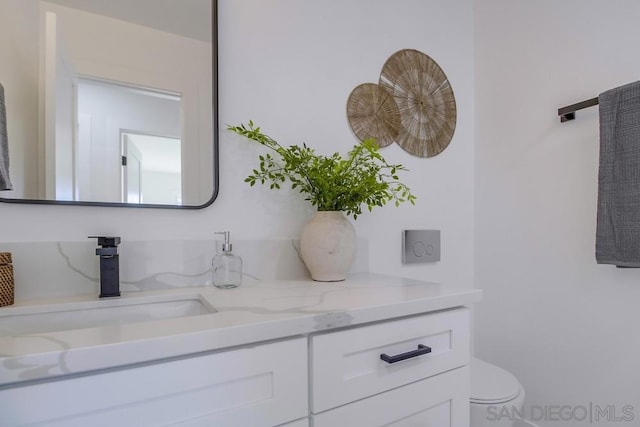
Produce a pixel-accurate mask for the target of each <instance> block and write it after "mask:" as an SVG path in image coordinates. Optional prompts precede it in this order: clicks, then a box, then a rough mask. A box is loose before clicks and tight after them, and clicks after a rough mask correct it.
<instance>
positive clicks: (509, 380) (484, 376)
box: [470, 359, 520, 404]
mask: <svg viewBox="0 0 640 427" xmlns="http://www.w3.org/2000/svg"><path fill="white" fill-rule="evenodd" d="M519 393H520V383H519V382H518V380H517V379H516V377H514V376H513V375H511V374H510V373H509V372H507V371H505V370H504V369H502V368H499V367H497V366H495V365H492V364H490V363H487V362H485V361H483V360H480V359H472V360H471V393H470V397H471V403H483V404H491V403H503V402H507V401H509V400H511V399H514V398H515V397H516V396H517V395H518V394H519Z"/></svg>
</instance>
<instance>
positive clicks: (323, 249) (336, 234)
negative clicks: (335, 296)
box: [300, 211, 357, 282]
mask: <svg viewBox="0 0 640 427" xmlns="http://www.w3.org/2000/svg"><path fill="white" fill-rule="evenodd" d="M356 243H357V242H356V231H355V229H354V228H353V225H352V224H351V222H350V221H349V220H348V219H347V217H345V216H344V214H343V213H342V212H340V211H318V212H316V214H315V215H314V216H313V218H311V219H310V220H309V222H307V223H306V224H305V226H304V227H303V229H302V234H301V235H300V253H301V255H302V260H303V261H304V263H305V265H306V266H307V268H308V269H309V272H310V273H311V278H312V279H313V280H316V281H318V282H338V281H341V280H344V279H346V277H347V272H348V271H349V268H351V265H352V264H353V260H354V259H355V256H356Z"/></svg>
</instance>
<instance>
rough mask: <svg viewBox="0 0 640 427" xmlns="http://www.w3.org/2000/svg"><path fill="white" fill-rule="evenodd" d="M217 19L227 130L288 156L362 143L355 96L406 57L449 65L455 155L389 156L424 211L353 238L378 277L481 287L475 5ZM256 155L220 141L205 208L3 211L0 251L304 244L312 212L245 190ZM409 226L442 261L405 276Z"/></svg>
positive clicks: (378, 214)
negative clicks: (434, 238)
mask: <svg viewBox="0 0 640 427" xmlns="http://www.w3.org/2000/svg"><path fill="white" fill-rule="evenodd" d="M219 8H220V23H221V28H220V122H221V123H222V124H224V123H238V122H240V121H247V120H249V119H253V120H255V121H256V122H257V123H259V124H260V125H261V126H262V127H263V129H264V130H265V131H267V132H268V133H270V134H272V136H274V137H276V138H278V139H279V140H281V142H283V143H285V144H294V143H301V142H303V141H305V142H307V143H309V144H311V145H313V146H314V147H316V148H317V149H318V150H319V151H323V152H332V151H337V150H339V151H341V152H343V153H345V152H346V151H347V150H349V149H350V147H351V146H352V145H353V144H354V143H355V142H356V138H355V137H354V136H353V135H352V134H351V131H350V129H349V126H348V124H347V120H346V112H345V110H346V101H347V97H348V95H349V93H350V92H351V90H352V89H353V88H355V87H356V86H357V85H358V84H360V83H364V82H375V81H376V80H377V78H378V76H379V73H380V69H381V67H382V65H383V63H384V61H385V60H386V59H387V58H388V57H389V56H390V55H391V54H392V53H394V52H396V51H397V50H400V49H404V48H415V49H419V50H421V51H423V52H425V53H427V54H429V55H431V56H432V57H433V58H434V59H435V60H436V61H437V62H438V63H439V64H440V65H441V67H442V68H443V70H444V71H445V72H446V73H447V75H448V77H449V79H450V81H451V83H452V85H453V89H454V92H455V94H456V99H457V103H458V126H457V129H456V134H455V136H454V139H453V141H452V143H451V145H450V146H449V148H448V149H447V150H446V151H445V152H444V153H442V154H441V155H439V156H437V157H435V158H433V159H420V158H416V157H412V156H410V155H408V154H406V153H404V152H403V151H402V150H401V149H399V148H398V147H395V146H394V147H389V148H385V149H384V150H383V154H384V155H385V156H386V157H387V158H388V160H389V161H392V162H400V163H404V164H405V165H406V166H408V167H409V168H410V169H411V172H410V173H406V174H404V175H403V180H405V181H406V182H407V183H408V184H409V185H410V186H411V187H412V188H413V190H414V192H415V193H416V195H417V196H418V198H419V200H418V205H417V207H402V208H398V209H396V208H393V207H391V206H389V207H385V208H383V209H378V210H377V211H374V212H373V213H371V214H369V213H367V214H364V215H363V216H362V217H361V218H358V220H357V223H356V228H357V231H358V234H359V236H360V237H361V238H368V239H369V240H370V248H371V249H370V253H371V269H372V270H373V271H376V272H383V273H392V274H399V275H403V276H409V277H416V278H422V279H427V280H441V281H444V282H445V283H450V284H456V285H459V286H465V287H470V286H472V269H473V245H472V243H471V242H472V239H473V216H472V207H473V205H472V203H473V144H472V139H473V129H474V128H473V61H472V58H473V55H472V54H473V14H472V2H471V0H458V1H450V2H442V1H436V0H429V1H425V0H394V1H391V0H384V1H381V0H357V1H356V0H351V1H348V2H345V1H342V0H330V1H322V2H321V1H315V2H309V1H299V0H271V1H264V0H244V1H238V0H222V1H220V5H219ZM184 66H186V67H188V66H189V65H188V64H184ZM257 152H258V150H257V147H255V146H253V145H251V143H249V142H246V141H244V140H243V139H241V138H239V137H237V136H234V135H231V134H229V133H228V132H226V131H224V130H223V131H221V138H220V154H221V159H220V163H221V169H220V171H221V183H220V194H219V197H218V199H217V200H216V202H215V203H214V204H213V205H212V206H211V207H209V208H206V209H203V210H194V211H176V210H150V209H113V208H111V209H108V208H92V207H67V206H41V205H15V204H0V217H2V219H3V220H2V221H0V242H1V241H55V240H63V241H82V240H84V239H85V238H86V236H88V235H94V234H95V233H113V234H116V235H120V236H122V237H123V239H126V240H160V239H202V238H208V237H209V236H211V233H212V232H213V231H214V230H225V229H229V230H231V231H232V232H233V233H234V234H233V235H234V236H236V238H238V239H254V240H257V239H289V238H296V237H297V236H298V235H299V232H300V229H301V227H302V225H303V224H304V222H305V221H306V220H307V219H308V218H309V217H310V216H311V215H312V209H311V208H309V207H308V206H307V205H306V204H305V202H304V201H303V200H302V197H300V196H299V195H298V194H290V193H288V192H287V191H280V192H276V191H269V190H268V189H266V188H255V187H254V188H251V187H249V186H248V185H246V184H245V183H244V182H243V179H244V178H245V176H246V175H247V174H248V173H250V171H251V169H253V168H254V167H255V164H256V153H257ZM406 227H434V228H439V229H441V230H442V232H443V245H444V248H443V261H442V262H440V263H439V264H436V265H427V266H412V267H403V266H401V264H400V232H401V230H402V229H403V228H406ZM0 246H1V244H0ZM33 262H34V263H37V262H38V260H37V259H36V260H33ZM43 286H45V285H44V284H43Z"/></svg>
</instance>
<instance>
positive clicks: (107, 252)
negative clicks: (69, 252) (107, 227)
mask: <svg viewBox="0 0 640 427" xmlns="http://www.w3.org/2000/svg"><path fill="white" fill-rule="evenodd" d="M89 238H90V239H98V246H100V247H99V248H96V255H98V256H99V257H100V298H109V297H119V296H120V261H119V255H118V245H119V244H120V237H107V236H89Z"/></svg>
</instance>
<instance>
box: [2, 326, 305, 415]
mask: <svg viewBox="0 0 640 427" xmlns="http://www.w3.org/2000/svg"><path fill="white" fill-rule="evenodd" d="M307 387H308V385H307V341H306V339H305V338H299V339H294V340H288V341H282V342H277V343H271V344H264V345H258V346H255V347H248V348H241V349H236V350H231V351H225V352H219V353H212V354H208V355H203V356H198V357H192V358H186V359H180V360H174V361H169V362H164V363H158V364H153V365H146V366H141V367H136V368H131V369H123V370H118V371H112V372H105V373H99V374H95V375H88V376H82V377H76V378H71V379H63V380H59V381H52V382H47V383H40V384H32V385H28V386H22V387H15V388H9V389H4V390H0V424H1V425H3V426H5V425H6V426H19V425H25V424H26V425H29V426H30V427H35V426H47V427H62V426H64V427H75V426H78V427H87V426H91V427H99V426H105V427H106V426H109V427H112V426H136V427H143V426H166V425H174V426H189V427H195V426H243V427H249V426H256V427H257V426H264V427H267V426H268V427H271V426H274V425H280V424H284V423H286V422H288V421H291V420H296V419H299V418H303V417H306V416H307V414H308V404H307V392H308V389H307Z"/></svg>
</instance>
